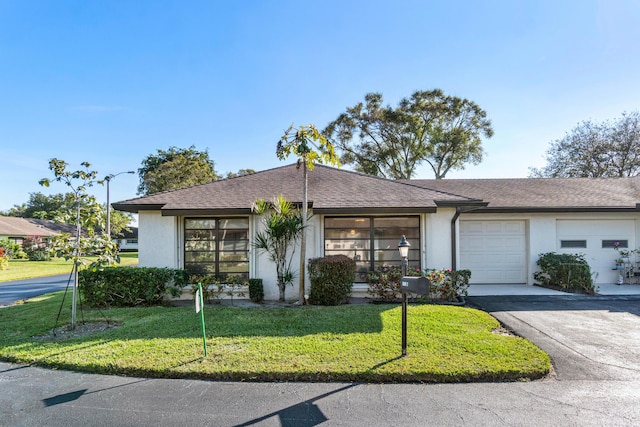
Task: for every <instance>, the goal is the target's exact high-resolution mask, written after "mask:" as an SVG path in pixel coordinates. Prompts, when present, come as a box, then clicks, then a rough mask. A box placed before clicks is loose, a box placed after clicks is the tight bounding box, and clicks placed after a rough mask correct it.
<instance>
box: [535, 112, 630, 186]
mask: <svg viewBox="0 0 640 427" xmlns="http://www.w3.org/2000/svg"><path fill="white" fill-rule="evenodd" d="M546 160H547V164H546V165H545V166H544V167H542V168H540V169H537V168H530V169H529V175H530V176H531V177H548V178H567V177H585V178H601V177H628V176H636V175H638V174H640V113H639V112H638V111H634V112H631V113H623V114H622V116H621V117H620V118H618V119H616V120H614V121H605V122H602V123H594V122H592V121H583V122H581V123H579V124H578V125H577V126H576V127H575V128H573V129H572V130H571V131H570V132H568V133H567V134H565V136H564V137H563V138H561V139H558V140H555V141H553V142H551V144H550V147H549V148H548V149H547V152H546Z"/></svg>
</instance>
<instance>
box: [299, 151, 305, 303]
mask: <svg viewBox="0 0 640 427" xmlns="http://www.w3.org/2000/svg"><path fill="white" fill-rule="evenodd" d="M306 236H307V156H306V155H304V156H302V235H301V236H300V270H299V274H300V287H299V290H298V302H299V303H300V304H301V305H302V304H304V303H305V300H304V295H305V286H304V279H305V264H306V263H305V261H306V257H307V253H306V252H307V242H306V240H307V239H306Z"/></svg>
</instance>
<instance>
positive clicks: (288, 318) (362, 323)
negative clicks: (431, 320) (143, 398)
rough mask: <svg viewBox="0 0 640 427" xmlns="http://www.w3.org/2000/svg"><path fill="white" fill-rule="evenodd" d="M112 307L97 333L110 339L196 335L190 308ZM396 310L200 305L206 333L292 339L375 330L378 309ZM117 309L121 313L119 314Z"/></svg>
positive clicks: (198, 323) (380, 323) (198, 327)
mask: <svg viewBox="0 0 640 427" xmlns="http://www.w3.org/2000/svg"><path fill="white" fill-rule="evenodd" d="M122 310H135V309H118V310H114V311H111V312H110V313H108V314H107V316H108V317H111V318H112V319H113V321H117V322H120V323H122V326H121V327H120V328H118V329H115V330H113V331H108V332H105V333H104V334H100V335H99V336H100V337H104V338H114V339H154V338H191V337H198V336H200V335H201V333H202V332H201V321H200V315H199V314H196V313H195V311H194V310H191V309H186V308H175V307H157V308H153V309H152V310H151V311H150V312H149V314H148V315H146V316H141V317H139V318H133V319H132V318H129V319H127V318H126V312H124V313H123V312H122ZM389 310H397V311H398V322H400V308H399V307H397V306H388V305H374V304H372V305H360V306H355V305H354V306H341V307H303V308H299V309H294V310H292V309H286V308H282V309H280V308H278V309H269V310H261V309H252V308H228V307H221V306H217V307H209V306H208V307H206V308H205V315H204V317H205V327H206V333H207V336H208V337H296V336H305V335H319V334H335V335H343V334H354V333H379V332H381V331H382V330H383V319H382V318H383V313H384V312H386V311H389ZM121 313H123V314H125V315H121Z"/></svg>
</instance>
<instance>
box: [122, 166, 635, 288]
mask: <svg viewBox="0 0 640 427" xmlns="http://www.w3.org/2000/svg"><path fill="white" fill-rule="evenodd" d="M301 179H302V171H301V170H299V169H297V168H296V165H295V164H293V165H288V166H283V167H279V168H274V169H270V170H266V171H262V172H258V173H255V174H252V175H245V176H240V177H236V178H230V179H225V180H220V181H214V182H211V183H208V184H203V185H199V186H194V187H189V188H184V189H180V190H174V191H168V192H163V193H158V194H154V195H151V196H146V197H140V198H136V199H131V200H125V201H121V202H118V203H114V204H113V207H114V208H115V209H118V210H123V211H127V212H134V213H138V214H139V230H138V248H139V265H140V266H155V267H171V268H187V269H194V270H199V271H207V272H209V273H212V274H216V275H218V276H220V277H224V276H225V275H228V274H235V275H242V276H244V277H247V278H248V277H258V278H262V279H263V282H264V286H265V298H266V299H271V300H275V299H277V298H278V289H277V286H276V274H275V267H274V266H273V265H272V263H271V262H270V261H269V260H268V259H267V257H266V256H265V255H264V254H260V253H258V252H257V251H256V250H255V249H253V248H252V246H251V242H252V239H253V236H254V235H255V233H256V232H257V231H258V229H259V227H260V226H261V225H260V220H259V217H257V216H255V215H253V214H252V212H251V207H252V204H253V203H254V201H255V200H256V199H258V198H264V199H267V200H269V199H272V198H273V197H275V196H277V195H280V194H281V195H284V196H285V197H286V198H287V199H288V200H290V201H292V202H295V203H301V199H302V184H301ZM308 200H309V208H310V211H311V212H312V213H313V216H312V218H311V220H310V227H309V229H308V230H307V248H306V249H307V252H306V253H307V257H308V258H313V257H320V256H325V255H334V254H344V255H347V256H350V257H352V258H354V259H355V260H356V265H357V268H358V275H357V279H356V281H357V283H356V284H355V285H354V295H360V296H364V295H365V292H366V285H365V284H364V277H365V275H366V272H368V271H370V270H372V269H374V268H376V267H379V266H382V265H394V264H395V265H399V264H400V258H399V255H398V251H397V244H398V241H399V240H400V238H401V236H402V235H406V237H407V239H408V241H409V243H410V244H411V250H410V253H409V263H410V265H411V266H414V267H417V268H423V269H424V268H453V269H470V270H471V271H472V278H471V281H472V283H474V284H523V285H532V284H533V283H534V281H533V273H534V272H535V271H536V261H537V259H538V255H539V254H540V253H545V252H561V253H562V252H568V253H583V254H585V257H586V259H587V261H588V262H589V264H590V266H591V268H592V270H593V271H595V272H596V273H597V278H596V283H614V282H615V280H616V278H617V272H616V271H614V270H612V268H613V266H614V260H615V258H616V253H615V251H614V249H613V244H614V243H615V242H619V243H620V246H621V247H625V246H626V247H627V248H629V249H635V248H636V247H637V245H638V244H639V243H640V203H639V202H640V177H639V178H618V179H590V178H570V179H551V178H549V179H530V178H522V179H479V180H456V179H445V180H406V181H393V180H387V179H382V178H376V177H372V176H369V175H364V174H360V173H356V172H352V171H347V170H341V169H335V168H331V167H327V166H322V165H318V166H316V167H315V169H314V170H313V171H312V172H310V173H309V190H308ZM294 265H295V263H294ZM287 297H291V298H296V297H297V288H294V287H292V288H290V289H288V290H287Z"/></svg>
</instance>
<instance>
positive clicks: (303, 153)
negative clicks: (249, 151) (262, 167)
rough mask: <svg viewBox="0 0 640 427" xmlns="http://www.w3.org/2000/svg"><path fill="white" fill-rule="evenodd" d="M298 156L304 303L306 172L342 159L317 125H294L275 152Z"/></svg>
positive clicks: (301, 298) (278, 154)
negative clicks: (325, 163)
mask: <svg viewBox="0 0 640 427" xmlns="http://www.w3.org/2000/svg"><path fill="white" fill-rule="evenodd" d="M292 153H293V154H295V155H296V156H298V168H302V236H301V238H300V271H299V274H300V289H299V295H298V300H299V302H300V304H304V295H305V291H304V289H305V286H304V279H305V261H306V239H305V234H306V226H307V215H308V213H307V181H308V180H307V169H308V170H310V171H312V170H313V166H314V162H318V163H323V162H327V163H330V164H332V165H336V166H340V160H339V159H338V156H337V155H336V153H335V151H334V149H333V145H332V144H331V142H329V140H327V138H325V137H324V136H323V135H322V134H321V133H320V131H318V129H316V127H315V126H313V125H309V126H300V127H298V128H297V129H296V128H294V127H293V125H291V126H289V129H287V131H286V132H285V133H284V135H283V136H282V138H280V141H279V142H278V146H277V149H276V155H277V156H278V159H280V160H284V159H286V158H287V157H289V155H290V154H292Z"/></svg>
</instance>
